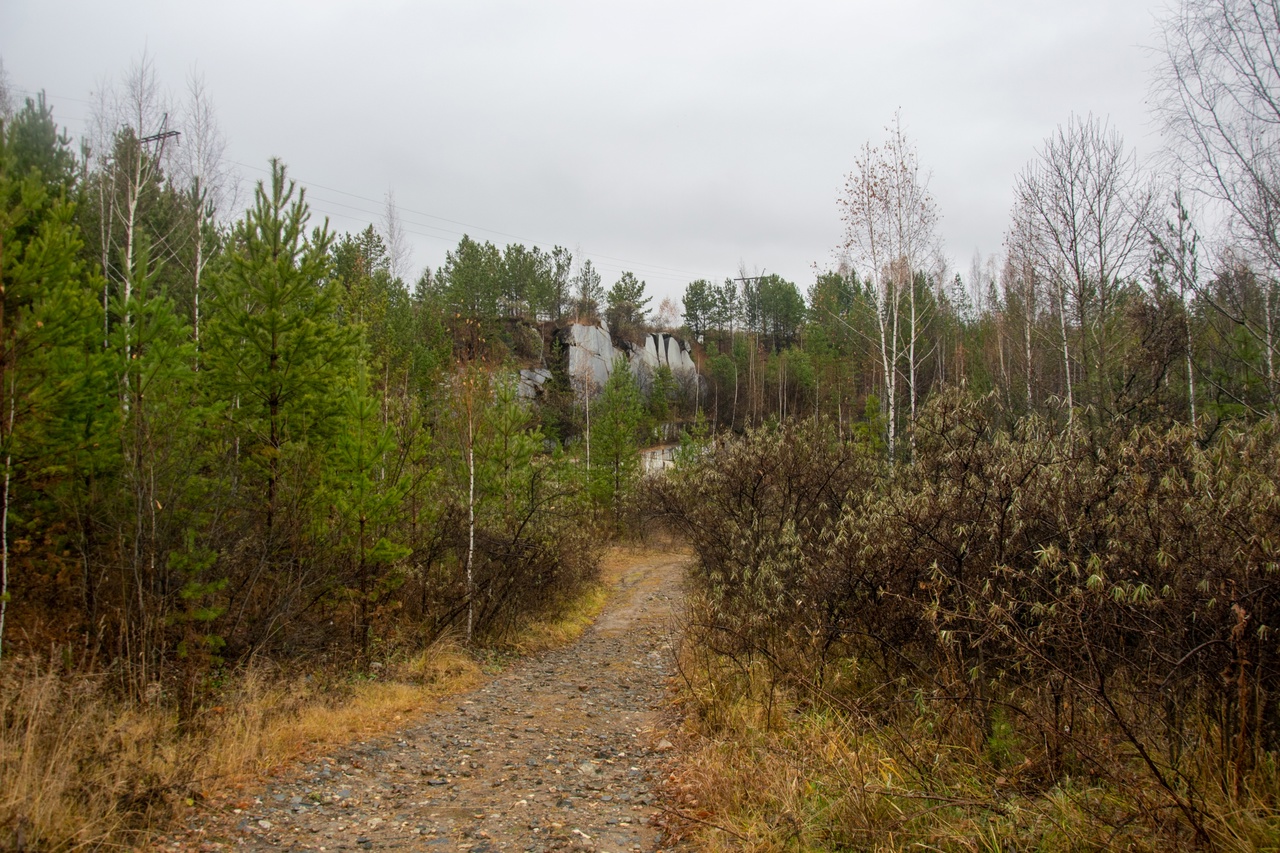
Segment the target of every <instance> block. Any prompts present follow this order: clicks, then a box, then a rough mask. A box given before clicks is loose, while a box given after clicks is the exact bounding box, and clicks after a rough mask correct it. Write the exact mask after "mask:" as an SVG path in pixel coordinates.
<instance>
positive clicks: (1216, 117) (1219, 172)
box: [1153, 0, 1280, 401]
mask: <svg viewBox="0 0 1280 853" xmlns="http://www.w3.org/2000/svg"><path fill="white" fill-rule="evenodd" d="M1162 24H1163V35H1164V57H1163V59H1164V62H1163V69H1162V71H1163V73H1161V74H1160V75H1159V76H1158V77H1157V78H1156V81H1155V84H1154V91H1153V95H1154V98H1153V100H1154V102H1155V105H1156V112H1157V115H1158V116H1159V118H1160V119H1161V121H1162V123H1163V125H1164V128H1165V130H1166V132H1167V133H1168V136H1169V139H1170V153H1171V155H1172V156H1173V157H1174V158H1175V159H1176V160H1177V163H1178V166H1179V167H1180V170H1181V172H1182V173H1183V174H1184V175H1185V176H1186V180H1187V181H1188V183H1189V184H1190V185H1191V186H1192V187H1193V188H1194V189H1195V190H1197V191H1198V192H1200V193H1201V194H1203V195H1205V196H1207V197H1209V198H1211V199H1213V200H1215V201H1216V202H1218V203H1220V204H1222V205H1223V206H1224V207H1225V209H1226V211H1227V225H1228V228H1229V230H1230V232H1231V233H1232V234H1233V235H1234V236H1235V237H1236V240H1237V242H1238V244H1239V246H1238V249H1237V250H1236V251H1240V250H1243V251H1244V252H1246V253H1247V256H1248V258H1249V260H1250V263H1251V265H1252V266H1253V267H1254V271H1255V273H1257V274H1258V276H1259V279H1260V280H1261V282H1262V283H1263V285H1264V300H1263V312H1262V317H1261V318H1260V320H1259V319H1252V318H1248V317H1243V318H1241V321H1242V322H1241V325H1242V326H1243V327H1244V328H1245V329H1246V331H1247V332H1248V333H1249V334H1251V335H1252V336H1253V337H1255V338H1256V339H1257V340H1258V341H1259V342H1260V343H1261V344H1262V345H1263V346H1264V348H1265V350H1264V351H1265V356H1266V365H1267V378H1268V384H1269V386H1270V394H1271V398H1272V400H1273V401H1274V400H1275V399H1276V398H1277V395H1278V392H1280V375H1277V370H1280V364H1277V358H1276V348H1277V345H1278V344H1280V342H1278V340H1277V329H1276V326H1277V321H1278V320H1280V316H1278V314H1280V283H1278V279H1280V0H1181V2H1180V3H1179V5H1178V6H1177V7H1176V8H1175V9H1174V10H1173V11H1172V12H1171V13H1170V14H1169V16H1168V17H1166V18H1165V19H1164V20H1163V21H1162Z"/></svg>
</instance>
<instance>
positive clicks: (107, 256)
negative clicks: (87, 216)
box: [90, 52, 172, 353]
mask: <svg viewBox="0 0 1280 853" xmlns="http://www.w3.org/2000/svg"><path fill="white" fill-rule="evenodd" d="M95 94H96V96H97V102H96V103H95V104H94V106H93V108H92V117H91V121H90V125H91V133H92V141H91V147H90V153H91V156H92V157H94V158H95V159H97V160H98V171H99V176H98V180H97V181H96V182H95V188H94V195H95V196H96V199H95V201H96V203H97V206H98V212H99V215H100V218H99V227H100V229H101V233H100V237H101V243H100V251H101V258H100V260H101V263H102V272H103V278H104V284H103V293H102V302H103V310H104V313H106V312H108V311H109V310H110V294H111V289H112V288H113V287H114V288H115V290H116V292H118V293H119V294H120V296H121V298H122V300H123V301H124V303H125V304H126V305H127V304H128V300H129V297H130V295H131V293H132V287H133V281H134V276H135V274H136V270H135V269H134V262H135V256H136V254H137V249H138V237H139V234H138V222H139V217H140V213H141V211H140V205H141V203H142V199H143V194H144V191H145V189H146V188H147V187H149V186H151V185H153V184H154V183H155V182H156V181H157V180H158V179H159V178H160V176H161V175H162V174H163V165H164V164H165V162H166V159H167V154H168V153H170V150H171V149H170V148H169V147H168V146H166V142H167V141H168V139H169V138H171V134H170V130H171V129H172V128H171V127H170V121H169V112H170V107H169V98H168V95H167V94H166V93H165V92H164V91H163V90H162V88H161V86H160V82H159V79H158V78H157V76H156V69H155V61H154V59H153V58H152V57H151V56H150V55H149V54H147V53H145V52H144V53H143V54H142V56H141V57H140V58H139V59H138V61H137V62H136V63H134V65H133V66H132V67H131V68H130V69H129V70H128V72H126V74H125V76H124V79H123V81H122V82H121V83H120V85H118V86H117V85H114V84H112V83H109V82H108V83H104V84H101V85H100V86H99V88H98V91H97V92H95ZM117 229H118V231H117ZM162 236H167V235H162ZM117 253H118V257H117ZM126 312H127V308H126ZM122 321H123V323H124V324H125V325H126V326H127V325H128V316H127V313H126V316H124V317H123V318H122ZM104 344H105V341H104ZM128 348H129V343H128V341H126V342H125V349H126V353H127V351H128Z"/></svg>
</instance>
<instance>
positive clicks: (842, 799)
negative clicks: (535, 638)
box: [668, 649, 1280, 853]
mask: <svg viewBox="0 0 1280 853" xmlns="http://www.w3.org/2000/svg"><path fill="white" fill-rule="evenodd" d="M681 664H682V675H683V684H682V692H681V704H682V710H683V719H684V731H683V755H682V760H681V762H680V769H679V770H678V771H677V772H676V773H675V774H673V776H672V777H671V779H670V780H669V782H668V786H669V790H668V793H669V794H670V796H671V798H672V799H673V800H674V802H675V803H676V804H677V805H678V811H679V813H680V814H682V815H683V816H684V819H680V818H679V817H676V818H675V819H674V820H673V822H672V825H673V827H674V828H676V829H677V830H678V831H680V832H683V833H685V834H686V839H687V840H688V841H690V842H691V843H692V844H693V845H694V846H695V847H697V848H698V849H704V850H708V851H730V850H733V851H758V852H759V853H775V851H777V853H781V851H783V850H800V851H807V850H842V849H855V850H876V851H889V850H906V849H924V850H954V851H1000V850H1043V851H1068V850H1098V849H1126V850H1139V851H1141V850H1150V851H1156V850H1167V849H1171V848H1170V845H1172V846H1173V847H1174V848H1181V847H1187V848H1191V847H1198V848H1205V849H1214V850H1227V851H1237V850H1238V851H1244V850H1257V849H1276V848H1277V840H1278V838H1280V818H1278V817H1277V812H1276V809H1275V807H1274V796H1272V795H1271V794H1270V793H1268V792H1274V791H1277V790H1280V784H1277V783H1280V767H1272V766H1271V764H1270V763H1268V764H1267V766H1266V767H1263V768H1260V769H1259V771H1258V772H1257V773H1256V774H1255V775H1254V777H1253V779H1254V784H1255V785H1256V787H1257V789H1258V790H1257V793H1256V794H1255V795H1254V796H1253V797H1252V798H1250V799H1249V800H1248V802H1249V805H1248V806H1247V807H1243V808H1242V807H1236V808H1234V809H1233V810H1231V811H1227V810H1225V809H1215V808H1214V807H1213V806H1212V805H1211V804H1209V803H1206V804H1205V806H1206V810H1207V811H1208V812H1210V813H1211V814H1210V815H1209V821H1208V823H1209V831H1210V833H1211V836H1212V840H1211V841H1210V842H1209V843H1208V844H1203V843H1202V844H1197V842H1196V839H1195V838H1194V836H1193V835H1191V834H1190V833H1189V832H1186V831H1184V832H1183V833H1182V834H1177V833H1176V832H1175V833H1174V834H1173V835H1169V834H1165V835H1161V836H1159V837H1157V836H1155V835H1153V834H1152V833H1151V832H1150V827H1149V826H1145V825H1143V824H1142V822H1140V821H1135V820H1133V815H1135V814H1137V813H1138V812H1139V811H1140V806H1139V803H1141V802H1143V801H1146V802H1148V803H1150V802H1157V801H1159V799H1160V792H1158V791H1156V790H1154V789H1153V788H1152V787H1151V785H1153V784H1154V783H1143V784H1137V785H1135V786H1133V787H1121V786H1117V785H1116V784H1113V783H1112V782H1108V781H1107V780H1105V779H1103V778H1100V777H1087V776H1086V777H1080V778H1065V779H1061V780H1059V781H1058V782H1057V783H1056V784H1048V785H1047V784H1044V783H1043V782H1041V781H1038V780H1037V781H1034V782H1033V781H1031V780H1029V779H1027V778H1024V775H1023V769H1024V765H1021V764H1018V765H1013V766H1008V767H1005V768H1003V769H997V767H996V766H993V764H992V762H991V760H990V754H989V750H990V748H991V746H990V743H989V742H988V743H986V744H984V743H983V741H982V738H981V736H980V735H978V734H976V733H975V732H967V731H965V730H963V729H962V728H961V727H960V726H957V725H956V724H955V719H954V718H952V719H951V721H950V722H947V721H944V720H943V719H942V718H941V716H940V715H939V714H938V713H936V712H935V711H933V710H932V709H930V708H927V707H909V708H905V709H904V710H903V713H902V714H900V715H898V716H894V717H892V718H885V717H883V716H881V717H877V718H876V719H874V720H873V719H861V718H858V717H857V716H856V715H854V714H852V713H851V712H848V711H845V712H836V711H833V710H831V709H830V708H828V707H825V706H824V705H822V704H821V703H816V702H814V701H812V700H811V699H805V700H802V699H801V698H799V697H796V696H794V695H789V694H788V693H787V691H786V690H785V689H782V688H779V687H778V686H777V685H776V684H771V683H770V680H769V677H768V675H769V673H768V670H767V669H766V668H765V667H749V666H748V667H741V666H737V665H732V664H730V663H728V662H727V661H725V660H723V659H719V658H717V657H715V656H714V655H712V654H710V653H708V652H707V651H706V650H705V649H686V650H685V651H684V652H683V653H682V656H681ZM975 743H976V744H977V748H975V746H974V745H975ZM1117 760H1123V758H1121V757H1119V756H1117ZM1032 772H1033V771H1026V773H1027V775H1029V774H1030V773H1032ZM1144 785H1145V787H1144ZM1170 831H1172V830H1170Z"/></svg>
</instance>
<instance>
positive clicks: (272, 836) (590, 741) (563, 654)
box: [167, 553, 686, 853]
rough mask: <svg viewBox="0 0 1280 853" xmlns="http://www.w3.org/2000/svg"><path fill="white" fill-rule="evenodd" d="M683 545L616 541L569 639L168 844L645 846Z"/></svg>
mask: <svg viewBox="0 0 1280 853" xmlns="http://www.w3.org/2000/svg"><path fill="white" fill-rule="evenodd" d="M685 559H686V558H685V557H683V556H681V555H678V554H671V553H660V554H653V553H645V554H639V553H637V554H633V555H627V554H619V555H616V556H615V558H614V564H613V569H614V571H613V574H614V575H615V576H617V577H618V581H617V582H618V594H617V595H616V596H615V598H614V601H613V602H612V604H611V605H610V607H609V608H607V609H606V611H605V612H604V613H603V614H602V615H601V617H600V618H599V619H598V620H597V621H596V624H595V625H594V626H593V627H592V628H590V629H588V631H587V632H586V633H585V634H584V635H583V637H582V639H581V640H579V641H578V642H577V643H575V644H574V645H572V646H570V647H567V648H564V649H560V650H557V651H554V652H550V653H545V654H542V655H539V656H536V657H533V658H530V659H527V660H524V661H520V662H518V663H516V664H515V665H513V666H512V667H511V668H510V669H509V670H507V671H506V672H504V673H503V674H502V675H499V676H497V677H495V678H494V679H493V680H491V681H490V682H488V683H487V684H486V685H484V686H483V687H481V688H478V689H477V690H475V691H473V692H471V693H467V694H462V695H460V696H456V697H453V698H452V699H450V700H446V701H444V702H442V703H441V704H440V705H439V706H438V707H437V708H436V709H435V710H434V711H432V712H431V713H430V714H428V715H427V716H425V717H424V718H422V719H420V720H419V721H417V722H416V724H414V725H411V726H409V727H406V728H404V729H401V730H399V731H397V732H394V733H393V734H390V735H387V736H385V737H383V738H380V739H376V740H371V741H368V742H364V743H359V744H355V745H352V746H350V747H348V748H347V749H345V750H344V751H341V752H338V753H334V754H332V755H329V756H326V757H324V758H320V759H316V760H313V761H311V762H309V763H307V764H306V765H305V766H303V767H302V768H300V769H299V771H298V772H297V773H296V774H293V775H291V776H290V777H289V778H282V779H279V780H277V781H274V782H272V783H271V784H268V785H267V786H266V787H265V789H263V790H261V791H259V792H257V793H256V794H255V795H250V797H249V798H248V799H247V800H242V801H241V802H240V803H239V804H238V805H240V806H241V808H228V809H225V810H222V811H214V812H209V813H206V814H204V815H203V816H201V817H198V818H196V819H194V820H193V821H192V823H191V825H190V826H189V827H188V830H187V832H186V833H184V834H183V835H182V836H181V837H180V838H178V839H173V838H170V839H169V841H168V842H167V843H168V844H169V845H171V848H174V847H176V848H185V849H222V848H226V847H236V848H240V849H249V850H282V849H284V850H288V849H305V850H389V849H400V850H405V849H408V850H428V851H431V850H440V851H446V850H470V851H472V853H488V851H498V850H512V851H543V850H557V849H579V850H595V851H626V853H631V851H651V850H655V849H657V848H658V847H659V846H660V844H661V837H660V831H659V829H658V828H657V826H656V825H655V824H656V821H655V818H656V817H657V815H658V813H659V810H658V809H657V808H656V807H655V796H656V795H655V787H656V783H657V781H658V776H659V772H660V771H659V769H658V764H659V761H660V759H659V753H661V752H662V751H664V750H666V749H670V743H669V742H667V741H665V740H664V739H663V738H662V731H661V729H660V728H659V726H660V717H659V713H658V711H659V708H660V706H661V704H662V702H663V691H664V685H665V682H666V680H667V677H668V675H669V672H670V669H671V645H672V643H671V636H670V631H671V627H672V626H671V613H672V604H673V602H674V601H675V600H676V599H677V597H678V590H679V583H680V576H681V573H682V567H683V563H684V561H685Z"/></svg>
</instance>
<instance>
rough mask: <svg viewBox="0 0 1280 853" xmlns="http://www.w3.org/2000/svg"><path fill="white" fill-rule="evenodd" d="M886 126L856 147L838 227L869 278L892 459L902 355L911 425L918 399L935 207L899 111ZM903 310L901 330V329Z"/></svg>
mask: <svg viewBox="0 0 1280 853" xmlns="http://www.w3.org/2000/svg"><path fill="white" fill-rule="evenodd" d="M886 131H887V132H888V134H889V139H888V141H887V142H886V143H885V145H884V146H883V147H873V146H872V145H871V144H870V143H867V144H866V145H864V146H863V148H862V152H861V154H859V156H858V157H857V158H856V159H855V161H854V163H855V168H854V171H853V172H851V173H850V174H849V176H848V178H847V179H846V181H845V189H844V194H843V195H842V196H841V198H840V200H839V201H840V207H841V218H842V219H843V220H844V226H845V238H844V246H843V251H844V254H845V256H846V257H847V258H848V259H849V262H850V263H851V264H852V265H853V266H854V267H855V269H856V270H857V271H858V273H859V275H860V276H861V277H862V278H863V279H864V280H865V281H868V282H870V283H871V285H872V286H871V292H872V295H873V298H874V299H875V303H876V304H875V313H876V323H877V331H878V332H879V349H880V364H881V369H882V372H883V378H884V388H885V398H886V404H887V408H888V411H887V414H888V449H889V455H890V457H893V456H894V454H895V452H896V444H897V396H898V383H897V374H898V363H899V361H900V360H901V359H903V358H905V359H906V362H907V384H908V396H909V405H910V414H911V421H910V423H911V424H914V423H915V411H916V402H917V399H918V396H919V394H918V391H919V389H918V388H917V373H918V370H917V368H918V365H919V359H918V357H917V355H918V354H917V350H916V347H917V343H918V340H919V338H920V331H921V327H922V324H921V319H922V318H921V316H920V310H919V306H918V304H917V300H916V295H917V294H916V292H917V289H918V288H917V286H916V274H917V273H918V272H920V271H921V269H922V268H923V267H924V266H925V264H926V263H928V262H929V260H930V255H931V254H933V253H934V250H935V249H936V244H937V237H936V226H937V221H938V211H937V206H936V205H935V204H934V201H933V197H932V196H930V195H929V189H928V181H927V180H925V179H924V178H922V176H921V175H920V166H919V162H918V160H917V158H916V151H915V147H914V146H913V145H912V144H911V143H910V141H909V140H908V139H907V136H906V133H905V132H904V131H903V129H902V121H901V118H900V116H898V115H895V116H894V119H893V124H892V125H891V126H890V127H888V128H886ZM904 301H905V303H906V304H905V305H904V304H903V302H904ZM904 309H905V310H906V312H907V317H906V322H907V328H906V330H905V332H904V331H903V330H902V328H901V324H902V320H903V317H902V312H903V310H904ZM912 444H913V446H914V437H913V439H912Z"/></svg>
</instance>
